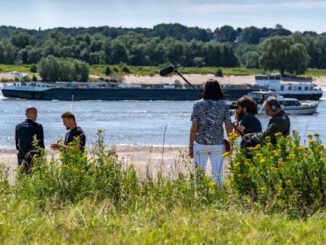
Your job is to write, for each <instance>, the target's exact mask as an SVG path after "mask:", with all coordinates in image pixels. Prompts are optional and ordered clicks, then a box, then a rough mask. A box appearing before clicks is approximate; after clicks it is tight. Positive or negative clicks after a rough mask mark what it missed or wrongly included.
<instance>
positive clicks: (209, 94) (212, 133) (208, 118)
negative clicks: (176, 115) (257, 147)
mask: <svg viewBox="0 0 326 245" xmlns="http://www.w3.org/2000/svg"><path fill="white" fill-rule="evenodd" d="M191 121H192V126H191V129H190V142H189V155H190V157H192V158H194V162H195V165H196V166H197V167H200V168H201V169H202V170H203V171H204V172H205V171H206V165H207V161H208V158H210V162H211V165H212V178H213V180H214V181H215V182H216V183H217V184H218V185H219V186H221V185H222V182H223V170H224V164H223V153H224V150H225V147H224V129H223V124H224V125H225V129H226V131H227V134H229V133H230V132H232V125H231V118H230V112H229V106H228V104H227V103H226V102H225V100H224V95H223V92H222V90H221V87H220V84H219V83H218V81H216V80H208V81H207V82H206V83H205V85H204V91H203V99H201V100H198V101H196V102H195V103H194V105H193V111H192V114H191Z"/></svg>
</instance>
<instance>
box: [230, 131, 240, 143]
mask: <svg viewBox="0 0 326 245" xmlns="http://www.w3.org/2000/svg"><path fill="white" fill-rule="evenodd" d="M228 138H229V141H234V140H235V139H236V138H238V135H237V134H236V133H235V132H231V133H230V134H229V137H228Z"/></svg>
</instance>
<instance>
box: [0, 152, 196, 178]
mask: <svg viewBox="0 0 326 245" xmlns="http://www.w3.org/2000/svg"><path fill="white" fill-rule="evenodd" d="M113 149H115V151H116V153H117V155H118V157H119V159H120V160H121V162H122V163H123V164H124V165H125V166H128V165H130V164H133V165H134V167H135V168H136V170H137V171H138V173H139V174H140V175H143V174H145V173H146V171H147V170H149V171H150V172H151V173H155V172H157V171H159V170H160V169H161V168H162V169H163V170H164V171H165V172H166V173H170V172H175V171H179V170H180V169H182V168H184V166H185V165H186V164H189V163H191V159H190V158H189V157H187V147H186V146H165V147H164V148H163V147H162V146H115V147H113ZM89 152H91V149H89ZM16 154H17V152H16V150H14V149H8V148H2V149H0V157H1V158H0V163H1V164H4V166H6V167H7V168H9V179H10V181H14V178H15V173H16V169H17V155H16ZM47 157H48V158H49V159H51V158H52V157H54V158H57V157H58V152H54V151H52V150H48V151H47Z"/></svg>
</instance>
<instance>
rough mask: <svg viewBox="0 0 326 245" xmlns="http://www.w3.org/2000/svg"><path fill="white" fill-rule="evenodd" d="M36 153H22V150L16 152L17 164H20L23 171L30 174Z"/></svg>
mask: <svg viewBox="0 0 326 245" xmlns="http://www.w3.org/2000/svg"><path fill="white" fill-rule="evenodd" d="M36 155H37V154H35V153H31V152H28V153H24V152H18V154H17V158H18V165H19V166H21V170H22V172H23V173H26V174H30V173H32V172H31V169H32V166H33V157H35V156H36Z"/></svg>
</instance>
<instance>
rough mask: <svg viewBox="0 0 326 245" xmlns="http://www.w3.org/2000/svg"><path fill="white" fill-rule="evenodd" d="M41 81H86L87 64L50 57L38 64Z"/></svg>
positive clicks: (87, 73)
mask: <svg viewBox="0 0 326 245" xmlns="http://www.w3.org/2000/svg"><path fill="white" fill-rule="evenodd" d="M37 70H38V71H39V74H40V76H41V77H42V79H43V81H50V82H55V81H82V82H87V81H88V75H89V67H88V64H86V63H85V62H82V61H79V60H71V59H62V58H56V57H54V56H52V55H50V56H48V57H46V58H43V59H42V60H41V61H40V62H39V63H38V69H37Z"/></svg>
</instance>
